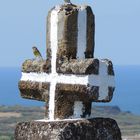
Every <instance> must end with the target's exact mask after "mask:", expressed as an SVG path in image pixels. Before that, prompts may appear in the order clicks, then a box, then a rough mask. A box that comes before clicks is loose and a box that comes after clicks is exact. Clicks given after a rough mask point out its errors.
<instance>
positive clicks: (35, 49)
mask: <svg viewBox="0 0 140 140" xmlns="http://www.w3.org/2000/svg"><path fill="white" fill-rule="evenodd" d="M32 49H33V54H34V56H35V59H36V60H43V58H42V55H41V53H40V51H39V50H38V49H37V47H35V46H34V47H32Z"/></svg>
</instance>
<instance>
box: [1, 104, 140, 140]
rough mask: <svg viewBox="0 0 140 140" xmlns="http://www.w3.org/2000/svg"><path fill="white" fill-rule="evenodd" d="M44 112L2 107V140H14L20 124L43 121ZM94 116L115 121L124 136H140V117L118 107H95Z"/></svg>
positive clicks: (32, 108) (42, 108) (18, 107)
mask: <svg viewBox="0 0 140 140" xmlns="http://www.w3.org/2000/svg"><path fill="white" fill-rule="evenodd" d="M44 112H45V108H44V107H22V106H10V107H8V106H0V140H13V139H14V130H15V126H16V124H17V123H18V122H23V121H30V120H38V119H42V118H44V114H45V113H44ZM92 116H93V117H105V118H113V119H115V120H116V121H117V122H118V125H119V127H120V128H121V132H122V135H125V136H126V135H127V136H128V135H136V134H140V116H136V115H133V114H132V113H130V112H122V111H121V110H120V109H119V108H118V107H116V106H114V107H110V106H107V107H99V106H96V107H95V106H94V109H93V110H92Z"/></svg>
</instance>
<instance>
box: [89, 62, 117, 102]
mask: <svg viewBox="0 0 140 140" xmlns="http://www.w3.org/2000/svg"><path fill="white" fill-rule="evenodd" d="M89 84H90V85H94V86H99V87H100V88H99V98H98V100H103V99H106V97H107V96H108V87H115V78H114V76H111V75H108V64H107V62H106V61H104V60H101V61H99V75H91V76H90V77H89Z"/></svg>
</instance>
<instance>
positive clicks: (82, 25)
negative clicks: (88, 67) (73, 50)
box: [77, 8, 87, 59]
mask: <svg viewBox="0 0 140 140" xmlns="http://www.w3.org/2000/svg"><path fill="white" fill-rule="evenodd" d="M77 38H78V40H77V59H85V51H86V47H87V11H86V9H83V8H81V9H80V10H79V11H78V36H77Z"/></svg>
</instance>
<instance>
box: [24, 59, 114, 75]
mask: <svg viewBox="0 0 140 140" xmlns="http://www.w3.org/2000/svg"><path fill="white" fill-rule="evenodd" d="M99 61H106V63H107V65H108V74H109V75H114V70H113V64H112V62H111V61H110V60H108V59H103V60H99V59H93V58H92V59H84V60H78V59H70V60H69V61H64V62H63V63H62V61H58V62H57V69H56V71H57V73H63V74H77V75H78V74H79V75H88V74H99ZM22 72H26V73H29V72H37V73H40V72H46V73H51V61H50V60H43V61H36V60H32V59H29V60H26V61H25V62H24V63H23V65H22Z"/></svg>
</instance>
